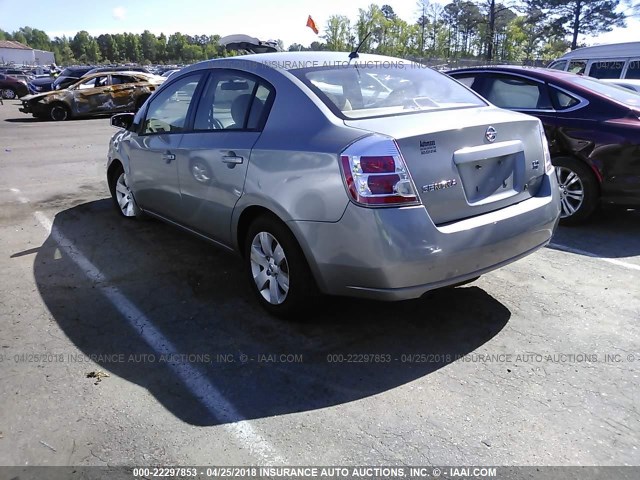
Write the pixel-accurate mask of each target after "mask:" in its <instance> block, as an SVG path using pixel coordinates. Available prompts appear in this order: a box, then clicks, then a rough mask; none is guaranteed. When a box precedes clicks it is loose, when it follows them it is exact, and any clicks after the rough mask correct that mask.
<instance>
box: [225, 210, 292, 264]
mask: <svg viewBox="0 0 640 480" xmlns="http://www.w3.org/2000/svg"><path fill="white" fill-rule="evenodd" d="M263 215H264V216H271V217H273V218H274V219H276V220H278V221H280V222H281V223H285V222H283V221H282V219H281V218H280V217H278V215H276V214H275V213H273V211H271V210H269V209H268V208H266V207H263V206H260V205H252V206H250V207H247V208H245V209H244V210H243V211H242V213H241V214H240V218H238V224H237V227H236V238H235V242H234V243H235V246H236V248H237V250H238V251H239V252H240V255H242V256H244V245H245V242H246V239H247V233H248V232H249V227H250V226H251V223H252V222H253V221H254V220H255V219H256V218H258V217H261V216H263ZM285 225H286V223H285ZM294 237H295V235H294ZM296 240H297V239H296ZM299 243H300V242H298V244H299Z"/></svg>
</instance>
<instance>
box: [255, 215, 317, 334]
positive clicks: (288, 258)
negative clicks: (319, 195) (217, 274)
mask: <svg viewBox="0 0 640 480" xmlns="http://www.w3.org/2000/svg"><path fill="white" fill-rule="evenodd" d="M244 259H245V264H246V265H245V268H246V272H247V277H248V280H249V283H250V285H251V289H252V291H253V292H254V294H255V295H256V297H257V299H258V302H259V303H260V304H261V305H262V307H264V308H265V309H266V310H267V311H268V312H269V313H271V314H273V315H275V316H277V317H280V318H285V319H287V320H292V321H297V322H301V321H304V320H306V319H307V318H309V316H310V315H311V314H312V313H313V306H314V304H315V303H316V301H317V299H318V297H319V294H318V288H317V286H316V283H315V281H314V279H313V275H312V274H311V270H310V269H309V264H308V263H307V260H306V258H305V256H304V253H303V252H302V249H301V248H300V246H299V245H298V242H297V241H296V239H295V237H294V236H293V234H292V233H291V231H290V230H289V229H288V228H287V226H286V225H285V224H284V223H282V222H281V221H280V220H279V219H277V218H276V217H274V216H271V215H263V216H260V217H258V218H256V219H255V220H254V221H253V222H252V223H251V225H250V226H249V229H248V231H247V236H246V239H245V244H244ZM305 310H306V312H305Z"/></svg>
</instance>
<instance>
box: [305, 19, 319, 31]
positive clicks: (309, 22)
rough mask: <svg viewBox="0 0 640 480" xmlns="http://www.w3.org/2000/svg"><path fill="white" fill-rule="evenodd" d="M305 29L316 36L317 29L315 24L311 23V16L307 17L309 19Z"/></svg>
mask: <svg viewBox="0 0 640 480" xmlns="http://www.w3.org/2000/svg"><path fill="white" fill-rule="evenodd" d="M307 27H309V28H310V29H311V30H313V32H314V33H315V34H316V35H317V34H318V27H316V22H314V21H313V18H311V15H309V18H307Z"/></svg>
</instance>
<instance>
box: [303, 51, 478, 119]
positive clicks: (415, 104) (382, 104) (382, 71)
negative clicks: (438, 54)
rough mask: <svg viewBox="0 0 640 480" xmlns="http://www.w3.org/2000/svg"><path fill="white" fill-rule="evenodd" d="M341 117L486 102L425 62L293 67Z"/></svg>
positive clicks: (455, 106) (440, 108) (363, 116)
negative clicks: (422, 63) (420, 63)
mask: <svg viewBox="0 0 640 480" xmlns="http://www.w3.org/2000/svg"><path fill="white" fill-rule="evenodd" d="M291 73H292V74H293V75H295V76H296V77H298V78H299V79H300V80H302V82H304V83H305V84H306V85H307V86H308V87H309V88H311V90H313V92H314V93H315V94H316V95H317V96H318V97H319V98H320V99H321V100H322V101H323V102H324V103H325V105H327V106H328V107H329V108H330V109H331V110H332V111H333V112H334V113H336V114H337V115H338V116H342V117H343V118H373V117H381V116H386V115H398V114H403V113H415V112H423V111H427V110H443V109H452V108H469V107H478V106H486V105H487V104H486V103H485V102H484V101H483V100H482V99H481V98H480V97H478V96H477V95H475V94H474V93H472V92H471V91H470V90H468V89H466V88H465V87H463V86H462V85H460V84H459V83H458V82H456V81H455V80H453V79H451V78H449V77H447V76H446V75H444V74H441V73H438V72H436V71H435V70H432V69H430V68H428V67H424V66H423V65H419V64H415V63H409V62H406V63H403V62H398V63H395V62H375V63H373V62H366V63H361V64H359V63H352V64H351V65H338V66H335V65H331V66H322V67H312V68H304V69H297V70H291Z"/></svg>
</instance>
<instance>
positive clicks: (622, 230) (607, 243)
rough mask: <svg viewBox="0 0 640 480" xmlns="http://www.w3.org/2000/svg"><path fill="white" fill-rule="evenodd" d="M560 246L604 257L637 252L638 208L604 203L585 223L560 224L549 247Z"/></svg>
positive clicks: (639, 237) (639, 245)
mask: <svg viewBox="0 0 640 480" xmlns="http://www.w3.org/2000/svg"><path fill="white" fill-rule="evenodd" d="M556 246H557V247H556ZM562 247H569V248H571V249H573V250H579V251H584V252H588V253H590V254H592V255H595V256H598V257H604V258H623V257H633V256H637V255H640V210H638V209H627V208H620V207H606V208H601V209H600V210H598V212H596V213H595V214H594V216H593V217H592V218H590V219H589V221H588V222H587V223H585V224H584V225H579V226H573V227H564V226H560V227H559V228H558V229H556V232H555V234H554V236H553V239H552V240H551V245H550V248H558V249H562Z"/></svg>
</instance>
